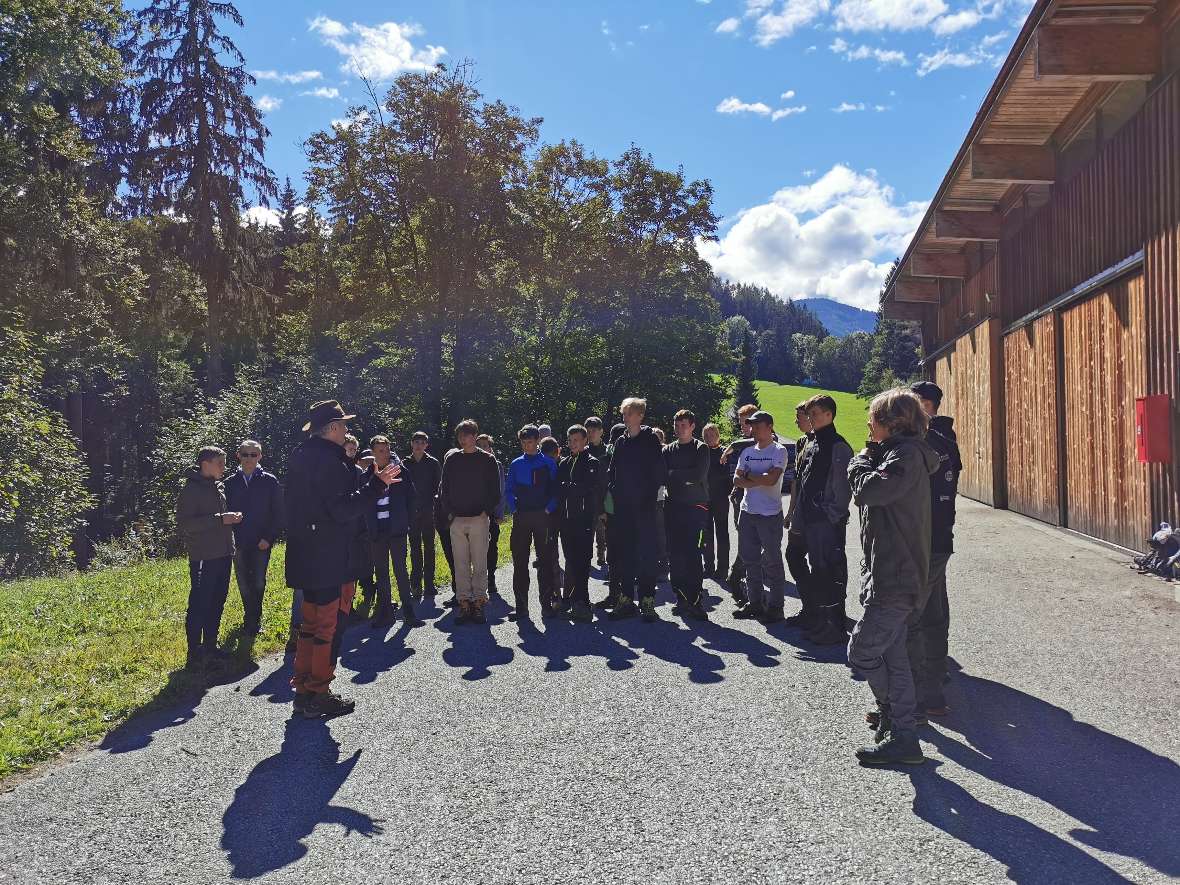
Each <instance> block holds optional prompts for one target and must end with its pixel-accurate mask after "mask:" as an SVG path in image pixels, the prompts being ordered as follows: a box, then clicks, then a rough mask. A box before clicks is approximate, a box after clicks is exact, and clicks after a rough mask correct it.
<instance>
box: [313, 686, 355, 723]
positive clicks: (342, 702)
mask: <svg viewBox="0 0 1180 885" xmlns="http://www.w3.org/2000/svg"><path fill="white" fill-rule="evenodd" d="M355 709H356V701H354V700H352V699H351V698H342V697H340V695H338V694H333V693H332V692H330V691H322V692H319V693H318V694H314V695H311V696H310V698H309V699H308V700H307V702H306V703H305V705H304V707H303V715H304V716H305V717H306V718H308V719H319V718H321V717H323V718H325V719H331V718H333V717H334V716H347V715H348V714H349V713H351V712H352V711H353V710H355Z"/></svg>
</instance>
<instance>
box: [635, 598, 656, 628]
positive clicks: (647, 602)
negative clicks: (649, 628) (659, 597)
mask: <svg viewBox="0 0 1180 885" xmlns="http://www.w3.org/2000/svg"><path fill="white" fill-rule="evenodd" d="M639 610H640V611H641V612H642V613H643V622H644V623H645V624H653V623H655V622H656V621H658V620H659V619H660V616H659V615H657V614H656V598H655V597H654V596H645V597H643V598H642V599H641V600H639Z"/></svg>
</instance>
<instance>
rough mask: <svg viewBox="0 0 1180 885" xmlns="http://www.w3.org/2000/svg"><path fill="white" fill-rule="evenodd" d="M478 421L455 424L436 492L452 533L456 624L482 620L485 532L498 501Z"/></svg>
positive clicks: (494, 468) (492, 462)
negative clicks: (453, 440) (477, 441)
mask: <svg viewBox="0 0 1180 885" xmlns="http://www.w3.org/2000/svg"><path fill="white" fill-rule="evenodd" d="M478 435H479V425H478V424H477V423H476V422H475V421H474V420H473V419H471V418H466V419H464V420H463V421H460V422H459V423H458V425H456V427H455V438H456V440H457V441H458V443H459V447H458V448H457V449H452V450H451V451H450V452H448V453H447V456H446V458H445V459H444V460H443V469H442V482H441V483H440V484H439V492H438V496H439V499H440V501H441V502H442V505H441V506H442V511H443V514H444V516H445V517H446V518H447V521H448V524H449V526H450V532H451V553H452V555H453V556H454V561H455V567H454V579H455V596H456V599H455V623H457V624H463V623H466V622H467V621H469V620H471V621H474V622H475V623H477V624H486V623H487V617H486V615H485V614H484V606H486V605H487V602H488V568H487V563H488V535H489V534H490V532H491V521H492V519H493V518H494V514H495V512H496V508H497V507H498V506H499V503H500V469H499V467H498V465H497V464H496V459H495V458H493V457H492V456H491V455H489V454H488V453H487V452H485V451H484V450H483V449H481V448H479V447H478V446H477V445H476V444H475V438H476V437H477V436H478Z"/></svg>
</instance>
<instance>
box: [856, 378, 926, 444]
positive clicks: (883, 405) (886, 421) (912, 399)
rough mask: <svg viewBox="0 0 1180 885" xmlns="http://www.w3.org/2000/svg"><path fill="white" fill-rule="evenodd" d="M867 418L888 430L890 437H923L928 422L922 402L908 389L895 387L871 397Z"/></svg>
mask: <svg viewBox="0 0 1180 885" xmlns="http://www.w3.org/2000/svg"><path fill="white" fill-rule="evenodd" d="M869 417H870V418H872V419H873V421H874V422H875V423H877V424H880V425H881V426H882V427H884V428H886V429H888V431H889V433H890V435H892V434H898V433H900V434H902V435H906V436H925V435H926V427H927V425H928V424H929V422H930V419H929V418H928V417H927V416H926V412H925V411H924V410H923V409H922V401H921V400H920V399H918V395H917V394H916V393H914V392H913V391H912V390H910V389H909V388H908V387H895V388H893V389H892V390H886V391H885V392H884V393H879V394H877V395H876V396H875V397H873V401H872V402H871V403H869Z"/></svg>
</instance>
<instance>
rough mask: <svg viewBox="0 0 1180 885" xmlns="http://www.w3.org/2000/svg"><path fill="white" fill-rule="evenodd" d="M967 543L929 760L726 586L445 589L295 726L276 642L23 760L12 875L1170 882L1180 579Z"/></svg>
mask: <svg viewBox="0 0 1180 885" xmlns="http://www.w3.org/2000/svg"><path fill="white" fill-rule="evenodd" d="M854 531H855V525H853V526H852V527H851V528H850V533H849V552H850V560H852V562H853V564H854V570H855V562H856V561H858V557H857V555H856V554H855V552H854V551H855V549H856V548H855V534H854ZM958 538H959V543H958V547H959V552H958V553H957V554H956V555H955V556H954V557H953V558H952V560H951V564H950V570H949V576H950V582H951V597H952V635H951V652H952V655H953V657H954V659H955V661H956V662H957V664H958V666H959V667H961V669H960V670H958V671H957V672H956V673H955V675H954V679H953V681H952V683H951V685H950V686H949V694H948V697H949V702H950V703H951V705H952V706H953V711H952V714H951V715H950V716H949V717H947V718H946V719H945V721H940V722H939V723H938V724H937V725H936V726H933V727H929V728H925V729H922V738H923V746H924V749H925V751H926V753H927V755H928V756H929V761H928V762H927V764H925V765H923V766H920V767H914V768H907V769H906V770H867V769H862V768H859V767H858V766H857V764H856V762H855V759H854V757H853V755H852V751H853V749H854V748H855V747H857V746H858V745H859V744H861V743H862V742H863V741H864V740H865V739H866V737H867V736H868V732H867V730H866V729H865V728H864V726H863V724H862V721H861V716H862V713H863V711H864V710H865V709H867V706H868V700H869V697H868V690H867V688H866V687H865V686H864V684H863V683H861V682H856V681H854V680H853V679H851V678H850V672H849V670H848V669H847V668H846V666H845V665H844V662H843V654H842V653H841V652H840V651H839V650H837V651H835V652H833V651H832V650H824V649H817V648H813V647H811V646H809V645H808V644H807V642H806V641H805V640H803V639H802V638H801V637H800V636H798V635H797V634H796V633H795V632H793V631H790V630H786V629H772V630H771V631H770V632H769V633H768V631H767V629H766V628H764V627H762V626H760V625H757V624H750V623H749V622H743V621H734V620H733V619H732V617H731V614H732V611H733V606H732V603H730V602H729V601H728V598H725V599H724V600H723V599H722V598H721V597H722V595H723V594H721V593H720V592H719V591H718V590H717V588H716V587H715V586H713V587H712V589H713V596H714V600H715V605H714V610H713V614H712V622H711V623H709V624H705V625H701V626H698V625H696V624H693V623H691V622H689V623H686V622H682V621H680V620H679V619H677V618H675V617H674V616H673V615H672V613H671V605H670V599H669V598H668V596H667V595H664V596H663V597H662V603H663V604H662V605H661V607H660V613H661V617H662V618H663V620H662V622H661V623H659V624H657V625H651V626H649V625H644V624H642V623H640V622H639V621H630V622H625V623H623V624H611V623H610V622H607V621H595V623H594V624H593V625H570V624H565V623H554V622H547V623H543V624H542V623H538V624H537V625H535V626H534V627H533V628H524V629H518V627H517V625H515V624H511V623H508V622H505V621H503V620H502V618H496V619H495V621H496V622H495V623H493V624H491V625H490V626H489V627H475V626H467V627H461V628H455V627H453V625H452V622H451V617H450V615H449V614H448V615H446V616H442V615H441V612H439V611H437V610H436V611H435V612H434V616H433V617H432V618H431V620H430V622H429V623H428V625H427V626H426V627H424V628H421V629H417V630H414V631H410V632H409V633H407V632H406V631H405V630H404V629H399V630H395V631H391V632H389V633H388V634H385V635H379V634H377V633H375V632H373V631H371V630H370V629H369V628H368V627H367V626H361V627H358V628H354V629H353V630H351V631H350V633H349V634H348V637H347V639H346V642H345V653H344V655H343V666H342V668H341V671H340V676H339V679H338V682H337V685H336V687H337V688H338V689H339V690H341V691H342V692H345V693H347V694H350V695H352V696H353V697H355V698H356V700H357V712H356V713H355V714H354V715H352V716H348V717H344V718H340V719H336V720H333V721H331V722H326V723H325V722H309V721H305V720H302V719H292V718H291V717H290V710H291V707H290V693H289V690H288V688H287V684H286V683H287V676H288V668H287V666H286V664H285V663H284V661H283V660H282V658H278V657H273V658H269V659H266V660H264V661H262V662H261V665H260V667H259V669H258V670H257V671H256V672H254V673H252V674H250V675H247V676H246V677H244V678H242V679H241V680H240V681H236V682H232V683H229V684H223V685H218V686H214V687H212V688H210V690H209V691H208V692H207V693H205V694H204V696H203V697H200V698H194V699H193V701H192V703H190V704H187V705H181V706H179V707H177V708H176V709H173V710H170V711H167V712H165V713H160V714H153V715H150V716H145V717H140V718H139V719H136V720H133V721H132V722H131V723H130V724H129V725H127V726H124V727H122V728H120V729H119V730H118V731H116V732H115V733H114V734H112V735H111V736H110V737H108V739H107V740H106V741H104V742H103V744H102V746H101V747H100V748H98V749H95V750H93V751H91V752H87V753H84V754H81V755H79V756H77V757H76V758H74V759H73V760H72V761H70V762H68V763H66V764H63V765H60V766H58V767H55V768H52V769H51V770H49V771H47V772H45V773H43V774H41V775H40V776H38V777H35V778H32V779H29V780H26V781H25V782H23V783H20V784H18V785H17V786H16V788H15V789H13V790H12V791H10V792H8V793H6V794H4V795H3V796H0V882H22V883H25V882H27V883H50V882H52V883H73V882H85V883H107V882H117V883H141V882H145V883H146V882H167V883H211V882H224V881H231V880H234V879H257V880H259V881H265V882H292V883H295V882H298V883H352V882H357V883H362V882H363V883H372V882H431V883H434V882H438V883H443V882H446V883H450V882H464V883H467V882H489V883H499V882H527V883H554V882H596V883H597V882H611V883H644V885H649V883H686V882H701V883H716V882H749V883H769V882H807V883H819V882H824V883H826V882H849V883H865V882H942V883H958V882H971V883H975V882H1003V881H1007V880H1012V881H1017V882H1036V883H1042V882H1045V883H1049V882H1051V883H1058V882H1060V883H1071V885H1076V883H1105V882H1135V883H1146V882H1165V881H1174V880H1175V879H1176V878H1177V877H1180V766H1178V765H1177V762H1176V760H1177V758H1180V728H1177V725H1176V723H1177V718H1176V717H1177V707H1178V703H1177V702H1178V700H1180V641H1178V640H1177V634H1176V628H1177V625H1178V623H1180V617H1178V613H1180V604H1177V602H1176V601H1175V598H1174V595H1173V593H1172V589H1171V588H1170V587H1168V586H1167V585H1164V584H1162V583H1159V582H1157V581H1155V580H1153V579H1150V578H1145V577H1141V576H1138V575H1136V574H1135V573H1134V572H1132V571H1130V570H1129V569H1128V568H1127V567H1126V564H1125V562H1124V560H1123V557H1122V556H1121V555H1120V554H1119V553H1117V552H1113V551H1110V550H1108V549H1107V548H1104V547H1102V546H1099V545H1097V544H1094V543H1091V542H1088V541H1085V540H1081V539H1078V538H1075V537H1072V536H1069V535H1066V534H1064V533H1062V532H1059V531H1055V530H1053V529H1050V528H1048V527H1045V526H1041V525H1039V524H1037V523H1035V522H1031V521H1029V520H1025V519H1022V518H1020V517H1017V516H1014V515H1012V514H1009V513H1006V512H1001V511H993V510H990V509H988V508H984V507H982V506H979V505H976V504H972V503H970V502H963V504H962V506H961V511H960V527H959V532H958ZM500 585H501V587H507V586H508V574H507V571H506V570H502V572H501V577H500ZM711 586H712V585H711ZM600 588H601V585H600V584H597V582H596V584H595V586H594V587H592V594H593V596H594V598H598V596H600V595H602V590H601V589H600ZM850 595H853V596H855V591H853V592H851V593H850ZM792 605H793V603H792V601H791V600H788V608H789V609H791V608H792ZM852 608H853V611H854V613H855V610H856V608H855V605H854V606H853V607H852ZM505 611H506V607H504V606H502V604H501V605H500V606H498V607H496V608H493V612H499V613H500V614H503V613H504V612H505ZM398 627H399V628H400V624H399V625H398Z"/></svg>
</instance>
